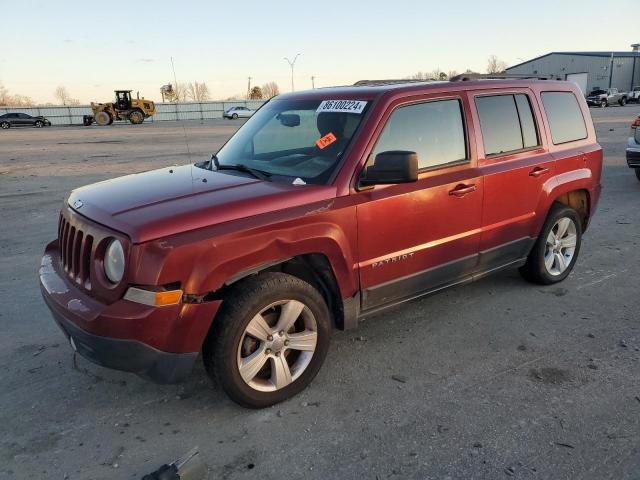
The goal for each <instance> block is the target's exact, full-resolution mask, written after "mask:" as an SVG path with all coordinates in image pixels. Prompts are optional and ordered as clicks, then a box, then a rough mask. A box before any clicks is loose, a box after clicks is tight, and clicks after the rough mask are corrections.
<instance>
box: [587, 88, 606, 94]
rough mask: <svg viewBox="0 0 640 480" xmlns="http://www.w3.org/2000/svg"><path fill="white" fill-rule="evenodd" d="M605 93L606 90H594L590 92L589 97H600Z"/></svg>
mask: <svg viewBox="0 0 640 480" xmlns="http://www.w3.org/2000/svg"><path fill="white" fill-rule="evenodd" d="M605 93H607V91H606V90H600V89H596V90H592V91H591V93H590V94H589V95H602V94H605Z"/></svg>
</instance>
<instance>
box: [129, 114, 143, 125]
mask: <svg viewBox="0 0 640 480" xmlns="http://www.w3.org/2000/svg"><path fill="white" fill-rule="evenodd" d="M129 121H130V122H131V123H132V124H133V125H140V124H141V123H142V122H144V115H143V114H142V112H141V111H140V110H134V111H133V112H131V113H130V114H129Z"/></svg>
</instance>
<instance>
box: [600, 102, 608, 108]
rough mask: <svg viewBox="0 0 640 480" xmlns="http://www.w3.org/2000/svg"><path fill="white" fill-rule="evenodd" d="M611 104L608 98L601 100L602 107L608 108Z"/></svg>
mask: <svg viewBox="0 0 640 480" xmlns="http://www.w3.org/2000/svg"><path fill="white" fill-rule="evenodd" d="M608 106H609V102H607V101H606V100H602V101H601V102H600V108H606V107H608Z"/></svg>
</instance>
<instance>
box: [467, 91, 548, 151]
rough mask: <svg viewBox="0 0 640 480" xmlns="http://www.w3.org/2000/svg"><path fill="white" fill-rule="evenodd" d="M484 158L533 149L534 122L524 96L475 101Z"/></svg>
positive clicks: (534, 145)
mask: <svg viewBox="0 0 640 480" xmlns="http://www.w3.org/2000/svg"><path fill="white" fill-rule="evenodd" d="M476 108H477V110H478V116H479V117H480V129H481V130H482V139H483V143H484V152H485V155H487V156H490V155H500V154H503V153H507V152H514V151H518V150H523V149H528V148H533V147H537V146H538V145H539V141H538V132H537V129H536V123H535V120H534V118H533V112H532V110H531V104H530V102H529V98H528V96H527V95H523V94H517V95H491V96H482V97H477V98H476Z"/></svg>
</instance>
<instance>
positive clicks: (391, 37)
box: [0, 0, 640, 103]
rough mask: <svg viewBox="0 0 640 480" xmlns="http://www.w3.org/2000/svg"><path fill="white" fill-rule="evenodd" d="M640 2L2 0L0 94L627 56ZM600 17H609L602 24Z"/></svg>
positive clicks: (227, 91) (215, 91)
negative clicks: (560, 56) (564, 54)
mask: <svg viewBox="0 0 640 480" xmlns="http://www.w3.org/2000/svg"><path fill="white" fill-rule="evenodd" d="M637 2H638V0H618V1H617V2H615V10H616V11H617V12H619V14H618V15H615V16H612V15H610V14H611V9H612V7H611V6H608V5H607V3H606V2H603V1H602V0H597V1H595V0H580V1H575V0H565V1H562V0H535V1H534V0H520V1H515V0H511V1H502V0H498V1H484V2H481V1H478V0H450V1H439V2H432V1H429V0H414V1H407V0H386V1H379V0H368V1H349V0H342V1H335V0H321V1H318V0H317V1H315V2H310V1H306V0H297V1H290V0H282V1H278V0H274V1H272V2H265V1H264V0H262V1H259V2H258V1H252V0H244V1H228V0H227V1H224V2H221V1H188V0H183V1H182V2H179V1H175V0H174V1H171V2H168V1H142V0H140V1H135V2H133V1H120V0H111V1H105V2H91V1H89V2H88V1H86V0H84V1H81V2H76V1H65V0H63V1H58V2H52V1H51V0H47V1H38V0H20V1H15V0H0V7H1V9H0V12H2V14H1V15H0V18H1V22H0V24H1V25H2V35H0V37H1V38H2V46H1V47H0V85H4V87H5V88H7V89H8V90H9V92H10V93H12V94H21V95H27V96H29V97H31V98H33V99H34V100H35V101H36V102H38V103H47V102H55V99H54V95H53V92H54V90H55V88H56V87H57V86H58V85H63V86H65V87H66V88H67V90H68V91H69V93H70V94H71V96H72V97H74V98H77V99H79V100H80V101H81V102H82V103H88V102H90V101H92V100H96V101H106V100H110V99H111V97H112V96H113V90H116V89H130V90H133V91H134V92H135V91H139V92H140V94H141V95H143V96H145V97H146V98H151V99H153V100H159V99H160V87H161V86H162V85H164V84H166V83H173V81H174V76H173V72H172V69H171V57H173V59H174V65H175V73H176V78H177V81H178V82H179V83H183V82H193V81H198V82H205V83H206V84H207V85H208V87H209V91H210V94H211V97H212V99H223V98H227V97H230V96H232V95H235V94H244V93H246V91H247V82H248V78H247V77H249V76H251V77H253V80H252V84H253V85H256V84H257V85H262V84H264V83H266V82H269V81H275V82H276V83H278V85H279V87H280V90H281V91H283V92H286V91H290V90H291V69H290V67H289V64H288V63H287V62H286V61H285V60H284V57H289V58H290V59H293V57H294V56H295V55H296V54H297V53H300V56H299V57H298V60H297V62H296V65H295V69H294V81H295V89H296V90H302V89H309V88H311V77H312V76H315V77H316V80H315V85H316V87H318V86H320V87H323V86H331V85H345V84H351V83H354V82H355V81H357V80H361V79H380V78H405V77H407V76H410V75H412V74H414V73H416V72H418V71H431V70H434V69H436V68H439V69H441V70H443V71H450V70H456V71H458V72H462V71H464V70H466V69H467V68H470V69H472V70H474V71H479V72H484V71H485V70H486V66H487V59H488V57H489V56H490V55H496V56H498V57H499V58H500V59H501V60H503V61H505V62H506V63H507V64H508V65H514V64H516V63H519V62H521V61H523V60H528V59H530V58H533V57H535V56H538V55H542V54H545V53H548V52H551V51H568V50H578V51H580V50H603V51H611V50H622V51H628V50H630V49H631V48H630V44H632V43H638V42H640V28H639V26H640V24H639V23H638V15H636V14H634V15H628V14H627V13H628V12H632V11H635V12H637V11H638V9H637V6H638V5H637ZM603 14H604V18H605V19H606V20H605V21H603V20H602V18H603Z"/></svg>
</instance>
